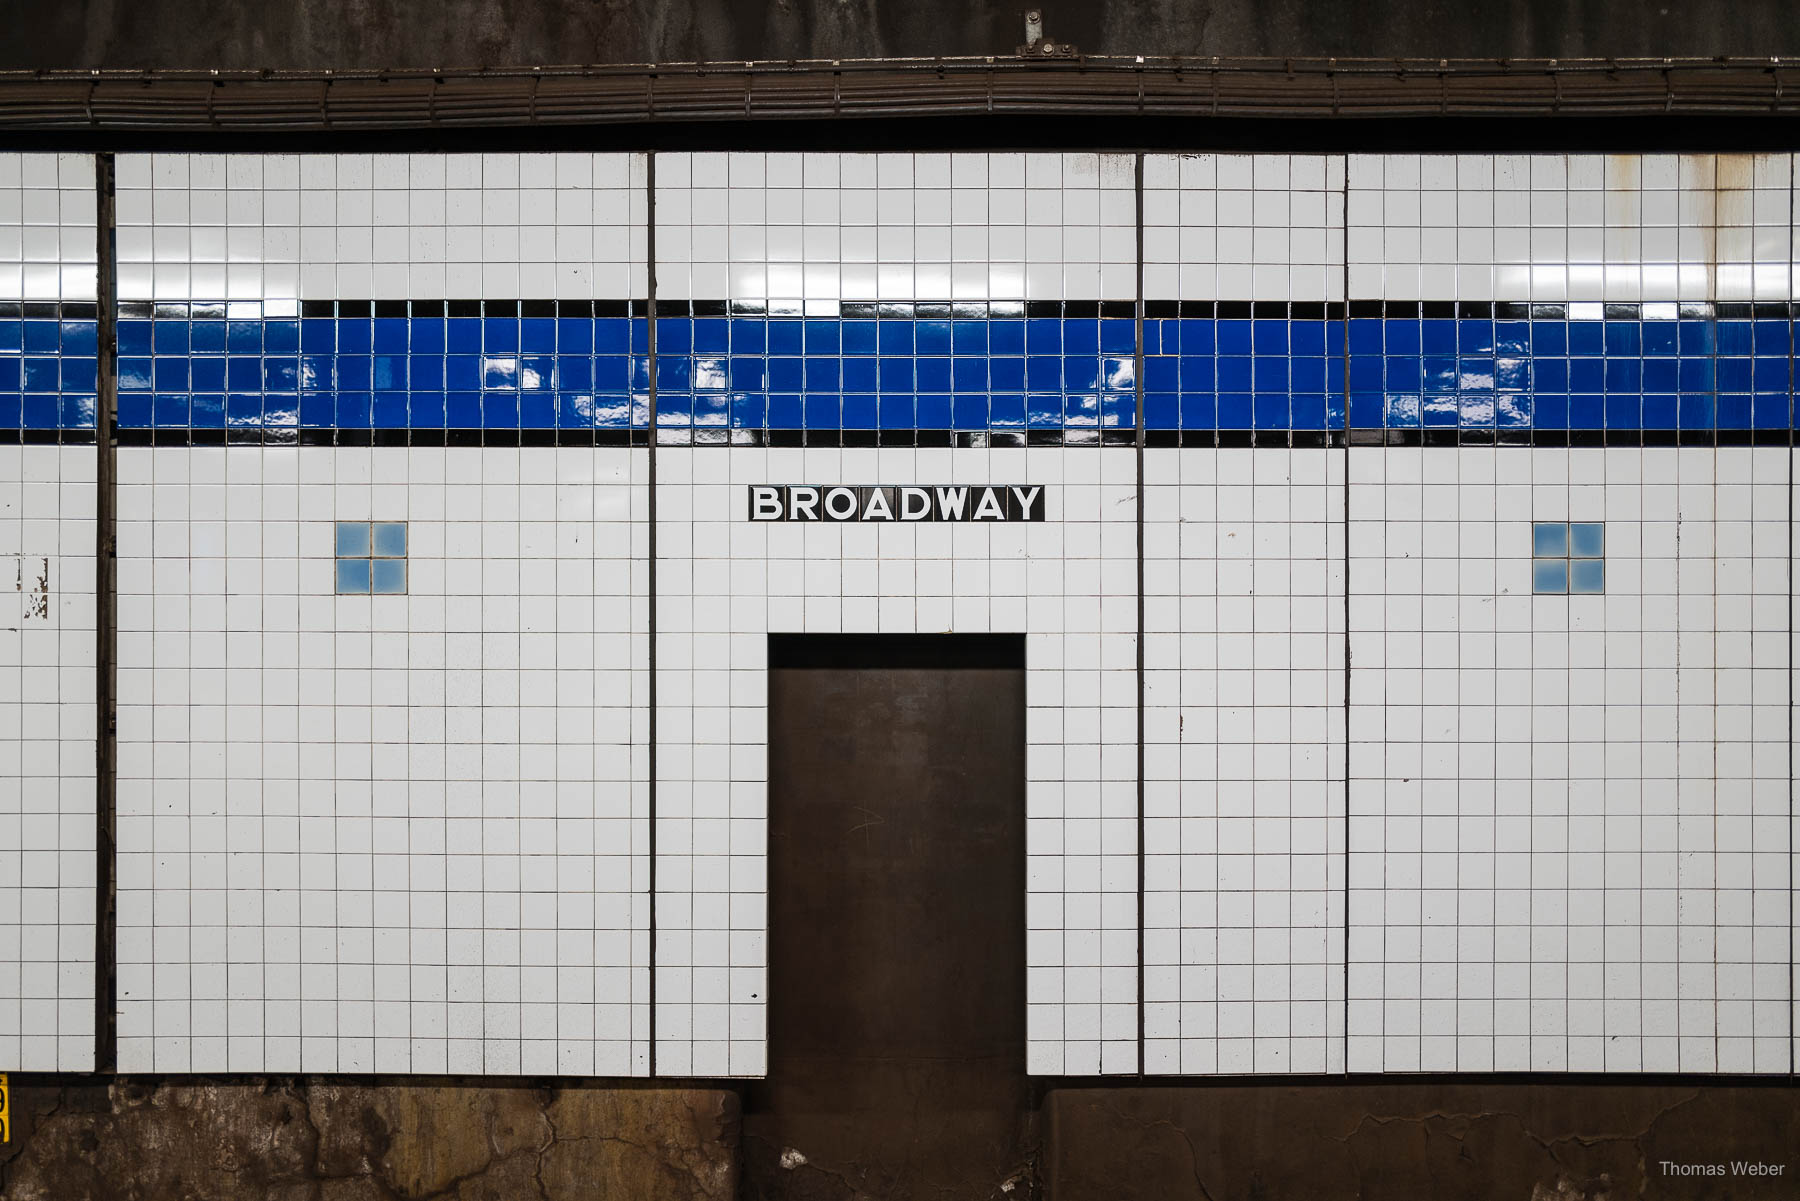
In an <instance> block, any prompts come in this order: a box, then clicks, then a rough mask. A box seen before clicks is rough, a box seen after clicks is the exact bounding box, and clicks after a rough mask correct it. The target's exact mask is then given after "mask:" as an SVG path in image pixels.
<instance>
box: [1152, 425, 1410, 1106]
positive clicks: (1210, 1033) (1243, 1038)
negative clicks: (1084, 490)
mask: <svg viewBox="0 0 1800 1201" xmlns="http://www.w3.org/2000/svg"><path fill="white" fill-rule="evenodd" d="M1376 453H1379V452H1376ZM1144 472H1145V482H1144V499H1145V514H1144V522H1145V524H1144V621H1145V635H1144V637H1145V645H1144V659H1145V675H1144V704H1145V709H1144V741H1145V744H1146V745H1145V785H1144V820H1145V829H1144V842H1145V849H1146V855H1147V862H1146V867H1145V872H1146V882H1145V897H1144V926H1145V934H1144V976H1145V980H1144V987H1145V997H1144V1000H1145V1014H1144V1026H1145V1029H1144V1037H1145V1059H1146V1069H1147V1070H1148V1071H1151V1072H1159V1073H1174V1074H1189V1075H1211V1074H1214V1073H1241V1072H1256V1073H1279V1072H1304V1073H1315V1074H1316V1073H1324V1072H1338V1071H1342V1070H1343V1068H1344V765H1345V741H1344V738H1345V734H1344V725H1345V713H1344V686H1345V679H1344V543H1343V538H1344V453H1343V452H1342V451H1341V450H1323V449H1320V450H1296V451H1282V450H1275V449H1268V450H1250V449H1235V450H1211V449H1186V450H1156V449H1152V450H1148V451H1146V452H1145V455H1144Z"/></svg>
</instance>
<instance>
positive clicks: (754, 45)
mask: <svg viewBox="0 0 1800 1201" xmlns="http://www.w3.org/2000/svg"><path fill="white" fill-rule="evenodd" d="M1027 7H1037V8H1041V9H1042V11H1043V14H1044V32H1045V35H1046V36H1047V37H1048V38H1050V39H1051V40H1053V41H1056V42H1059V43H1072V44H1073V45H1075V46H1076V47H1077V48H1079V49H1080V50H1081V51H1082V52H1084V53H1087V54H1126V55H1131V54H1147V55H1148V54H1156V55H1183V56H1201V55H1214V54H1218V55H1247V56H1255V55H1266V56H1274V57H1285V56H1306V55H1320V56H1325V55H1346V56H1355V55H1363V56H1373V57H1391V56H1422V57H1429V58H1436V57H1440V56H1450V57H1459V56H1466V57H1476V58H1524V57H1560V58H1574V57H1582V56H1588V57H1608V56H1630V55H1652V56H1662V55H1714V54H1736V55H1769V54H1784V55H1786V54H1792V53H1794V52H1795V50H1796V47H1797V46H1800V23H1796V22H1795V21H1793V20H1792V19H1791V16H1792V13H1791V4H1789V3H1788V0H1733V2H1732V3H1729V4H1678V3H1675V2H1673V0H1081V2H1079V3H1066V2H1065V3H1056V2H1054V0H1052V2H1047V3H1043V4H1033V5H1027V4H1024V3H993V2H991V0H974V2H970V0H390V2H386V3H381V4H374V3H369V2H368V0H357V2H354V3H346V2H345V0H287V2H286V3H281V4H245V3H243V2H242V0H61V2H59V3H56V4H43V3H41V2H39V0H0V23H3V24H4V25H5V27H6V28H9V29H12V30H14V31H15V36H13V37H10V38H7V39H5V41H4V42H0V68H19V67H23V68H39V67H81V68H86V67H119V68H148V67H157V68H170V69H181V68H243V69H258V68H265V67H267V68H276V69H282V68H301V69H319V68H328V67H329V68H349V67H365V68H382V67H389V68H392V67H424V68H433V67H452V68H454V67H478V66H519V65H532V64H539V65H542V64H552V63H644V62H693V61H710V62H726V61H741V60H744V59H785V58H826V59H831V58H882V57H895V56H922V57H932V56H937V55H988V54H993V55H1010V54H1012V53H1014V52H1015V50H1016V48H1017V47H1018V45H1019V43H1020V42H1021V41H1023V40H1024V18H1023V13H1024V10H1025V9H1026V8H1027Z"/></svg>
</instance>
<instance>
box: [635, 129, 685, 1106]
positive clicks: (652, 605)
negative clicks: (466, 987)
mask: <svg viewBox="0 0 1800 1201" xmlns="http://www.w3.org/2000/svg"><path fill="white" fill-rule="evenodd" d="M644 196H645V201H646V204H647V205H648V209H647V211H646V212H645V214H644V229H645V232H646V237H647V242H646V246H645V253H644V279H645V290H644V294H645V297H646V303H645V305H644V313H645V317H644V324H645V330H646V333H645V343H644V348H645V352H646V354H647V356H648V359H649V363H650V369H649V389H648V395H649V400H648V404H647V408H646V416H645V439H646V441H647V443H648V450H647V452H646V454H647V458H646V469H645V470H646V507H645V518H646V520H647V521H648V523H649V528H648V530H647V533H648V544H647V547H646V554H645V560H646V568H645V589H646V594H647V595H646V603H647V606H648V608H647V621H646V626H647V632H648V637H649V652H650V656H649V658H650V663H649V670H650V678H649V682H648V687H647V689H646V703H647V704H648V706H649V710H650V712H649V722H648V725H647V730H646V737H647V739H648V743H649V745H648V747H647V748H646V750H647V754H646V756H645V771H646V772H647V773H648V775H649V780H648V783H649V789H648V796H647V802H648V804H647V807H648V809H649V812H650V830H649V835H650V837H649V842H648V847H649V850H648V854H649V879H648V880H647V881H646V888H647V890H648V897H649V903H650V912H649V914H648V915H647V918H648V927H649V939H650V946H649V956H648V957H649V961H650V965H649V966H650V981H649V983H650V991H649V1001H648V1004H649V1025H648V1035H647V1038H648V1040H649V1047H648V1057H647V1065H646V1066H647V1067H648V1069H649V1074H650V1075H651V1076H652V1077H654V1076H655V1075H656V152H655V151H654V150H652V151H648V152H646V153H645V155H644ZM627 331H628V332H627V334H626V337H627V342H626V351H627V353H629V351H630V348H631V343H630V341H629V339H630V333H629V324H628V325H627ZM692 1066H693V1065H692V1064H689V1067H690V1069H691V1068H692Z"/></svg>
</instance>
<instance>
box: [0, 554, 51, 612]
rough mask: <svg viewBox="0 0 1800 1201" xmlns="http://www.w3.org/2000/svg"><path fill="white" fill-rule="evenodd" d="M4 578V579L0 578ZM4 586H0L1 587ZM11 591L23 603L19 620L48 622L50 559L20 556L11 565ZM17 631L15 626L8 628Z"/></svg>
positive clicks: (40, 556) (42, 556)
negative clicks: (15, 593)
mask: <svg viewBox="0 0 1800 1201" xmlns="http://www.w3.org/2000/svg"><path fill="white" fill-rule="evenodd" d="M0 578H4V577H0ZM3 586H4V585H0V587H3ZM13 591H15V592H17V593H18V594H19V597H20V600H21V601H22V602H23V603H22V604H21V606H20V613H19V620H20V622H21V623H23V622H31V621H49V620H50V559H49V557H48V556H46V555H20V556H19V557H18V559H17V560H15V561H14V565H13ZM10 628H12V629H17V628H18V627H17V626H12V627H10Z"/></svg>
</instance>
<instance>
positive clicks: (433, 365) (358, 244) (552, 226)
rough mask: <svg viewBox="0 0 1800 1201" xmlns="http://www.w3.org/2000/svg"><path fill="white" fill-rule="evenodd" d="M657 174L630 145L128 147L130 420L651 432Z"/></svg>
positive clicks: (124, 332) (123, 232) (124, 403)
mask: <svg viewBox="0 0 1800 1201" xmlns="http://www.w3.org/2000/svg"><path fill="white" fill-rule="evenodd" d="M646 177H647V167H646V161H645V159H644V156H642V155H625V154H526V155H519V154H488V155H441V154H419V155H403V154H395V155H374V156H370V155H355V154H346V155H301V156H294V155H183V154H164V155H122V156H120V158H119V160H118V180H119V201H118V220H119V260H120V265H119V294H120V297H121V300H122V301H123V302H124V303H123V305H122V307H121V314H120V318H121V319H120V327H119V353H120V363H119V388H120V398H119V423H120V426H121V428H122V429H125V430H130V431H133V432H134V434H135V432H136V431H139V430H144V429H149V428H160V429H196V430H206V431H209V432H208V434H205V435H201V436H202V437H203V438H204V437H216V438H219V439H223V438H224V437H226V435H225V434H224V433H222V432H221V433H217V434H213V433H211V431H224V430H227V429H229V430H230V431H232V433H231V435H230V436H231V437H233V438H234V439H237V440H257V441H260V440H264V438H265V437H266V439H267V440H270V441H275V442H288V443H291V442H293V441H295V440H297V438H299V437H309V438H316V437H317V434H316V431H318V430H340V431H351V432H355V431H358V430H396V429H417V430H445V429H450V430H458V429H512V430H518V431H520V432H521V436H522V437H525V438H527V439H529V438H530V437H532V436H538V437H539V438H540V440H542V439H548V438H550V437H551V436H553V435H562V436H563V441H564V442H567V441H568V440H569V439H568V437H567V435H569V434H571V433H574V432H577V431H584V430H596V429H600V430H604V429H610V428H622V427H626V426H629V425H632V424H640V425H641V424H642V423H643V421H644V419H645V416H646V414H647V408H648V405H647V399H646V393H647V390H648V387H649V380H648V367H647V360H646V359H645V357H644V355H645V351H646V346H645V343H646V341H647V337H646V332H645V329H644V323H643V321H642V320H641V316H642V314H641V312H640V313H639V317H640V319H639V320H638V321H636V322H635V323H634V322H633V321H632V318H631V308H632V306H631V303H630V302H631V300H632V299H633V298H636V299H637V301H638V307H639V309H640V310H641V307H642V303H643V302H642V298H643V297H644V295H645V289H646V287H647V279H648V274H647V268H646V266H645V254H646V252H647V241H648V225H647V214H648V211H649V199H648V196H647V194H646V191H645V184H646ZM308 431H313V432H310V433H309V432H308ZM128 436H130V435H128ZM139 437H140V439H141V435H139ZM440 437H441V436H440Z"/></svg>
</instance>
